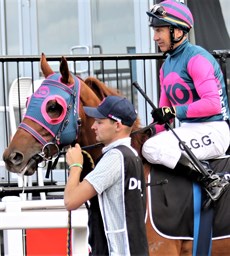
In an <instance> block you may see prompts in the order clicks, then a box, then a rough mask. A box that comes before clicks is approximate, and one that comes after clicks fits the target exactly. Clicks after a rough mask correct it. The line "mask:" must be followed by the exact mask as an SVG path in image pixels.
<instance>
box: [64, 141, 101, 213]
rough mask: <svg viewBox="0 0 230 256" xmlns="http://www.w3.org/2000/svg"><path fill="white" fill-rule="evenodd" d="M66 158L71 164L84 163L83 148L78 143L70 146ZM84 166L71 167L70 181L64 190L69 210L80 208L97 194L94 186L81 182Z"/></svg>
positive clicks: (85, 181)
mask: <svg viewBox="0 0 230 256" xmlns="http://www.w3.org/2000/svg"><path fill="white" fill-rule="evenodd" d="M66 160H67V163H68V165H69V166H71V165H72V164H76V163H77V164H80V165H82V164H83V157H82V153H81V148H80V146H79V145H78V144H76V145H75V147H74V148H70V149H68V151H67V154H66ZM81 172H82V168H81V167H79V166H73V167H71V168H70V171H69V177H68V181H67V184H66V187H65V191H64V203H65V207H66V209H67V210H74V209H77V208H79V207H80V206H81V205H82V204H83V203H84V202H86V201H87V200H89V199H90V198H92V197H93V196H95V195H96V194H97V192H96V190H95V189H94V187H93V186H92V185H91V184H90V183H89V182H88V181H87V180H83V181H82V182H80V175H81Z"/></svg>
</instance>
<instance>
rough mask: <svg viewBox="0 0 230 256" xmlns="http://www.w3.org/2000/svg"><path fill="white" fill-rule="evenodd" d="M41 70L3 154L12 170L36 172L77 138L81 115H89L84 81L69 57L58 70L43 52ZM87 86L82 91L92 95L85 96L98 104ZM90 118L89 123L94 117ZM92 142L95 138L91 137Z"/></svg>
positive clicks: (93, 103)
mask: <svg viewBox="0 0 230 256" xmlns="http://www.w3.org/2000/svg"><path fill="white" fill-rule="evenodd" d="M41 70H42V72H43V74H44V76H45V80H44V81H43V82H42V84H41V85H40V87H39V88H38V89H37V90H36V91H35V92H34V93H33V95H32V96H31V97H30V98H28V101H27V110H26V113H25V116H24V118H23V120H22V122H21V123H20V125H19V128H18V130H17V132H16V133H15V135H14V137H13V139H12V141H11V142H10V144H9V146H8V148H7V149H6V150H5V152H4V154H3V160H4V161H5V164H6V168H7V169H8V170H9V171H10V172H16V173H21V174H26V175H31V174H33V173H34V171H35V170H36V169H37V164H38V163H39V162H41V161H43V160H50V159H51V158H52V157H53V156H55V155H57V154H58V153H59V149H60V148H61V147H63V146H66V145H70V144H72V143H73V142H76V140H77V137H78V128H79V122H81V118H82V119H85V118H87V117H86V116H85V114H84V111H83V107H82V105H83V103H82V102H81V101H82V99H83V98H82V95H81V101H80V89H81V85H82V84H84V82H83V81H81V80H80V79H78V78H77V77H75V76H73V75H72V74H71V73H70V72H69V69H68V65H67V61H66V59H65V58H64V57H62V60H61V63H60V73H54V72H53V71H52V69H51V68H50V66H49V64H48V62H47V60H46V57H45V55H44V54H42V56H41ZM86 87H87V86H85V87H84V88H83V89H81V90H82V92H81V94H85V97H86V98H89V97H91V98H90V99H89V100H87V99H83V100H84V101H86V102H87V101H88V102H87V104H88V105H92V106H96V105H98V104H99V102H100V100H99V99H98V97H96V96H95V95H92V91H91V89H90V88H86ZM87 90H90V91H91V94H90V93H89V92H88V91H87ZM80 112H81V114H80ZM88 119H89V120H88V121H87V122H88V127H89V125H91V124H92V121H93V120H92V119H91V120H90V118H88ZM84 122H86V121H84ZM85 133H86V134H87V133H88V134H87V135H88V137H90V130H88V132H87V129H85ZM92 142H93V143H94V142H95V141H89V143H92ZM85 144H87V142H85Z"/></svg>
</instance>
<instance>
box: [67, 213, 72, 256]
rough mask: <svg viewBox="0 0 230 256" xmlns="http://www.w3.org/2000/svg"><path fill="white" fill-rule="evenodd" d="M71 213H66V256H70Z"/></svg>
mask: <svg viewBox="0 0 230 256" xmlns="http://www.w3.org/2000/svg"><path fill="white" fill-rule="evenodd" d="M71 223H72V221H71V211H68V230H67V256H71V255H72V225H71Z"/></svg>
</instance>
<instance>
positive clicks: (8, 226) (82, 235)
mask: <svg viewBox="0 0 230 256" xmlns="http://www.w3.org/2000/svg"><path fill="white" fill-rule="evenodd" d="M71 214H72V215H71V219H72V221H71V226H72V255H76V256H85V255H88V230H87V223H88V213H87V209H86V208H85V207H81V208H79V209H78V210H75V211H72V212H71ZM40 228H68V211H66V210H65V208H64V201H63V200H62V199H56V200H36V201H22V200H21V198H20V197H16V196H6V197H4V198H2V202H0V230H3V244H4V255H5V256H6V255H7V256H23V255H25V253H24V249H23V235H22V230H23V229H40ZM39 246H42V245H39Z"/></svg>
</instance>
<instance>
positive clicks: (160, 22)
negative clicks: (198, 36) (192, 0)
mask: <svg viewBox="0 0 230 256" xmlns="http://www.w3.org/2000/svg"><path fill="white" fill-rule="evenodd" d="M147 14H148V16H149V22H150V24H149V25H150V26H152V27H163V26H170V25H172V26H174V27H177V28H179V29H182V30H183V31H185V32H189V30H190V29H191V28H192V27H193V23H194V21H193V16H192V13H191V11H190V10H189V8H188V7H187V6H186V5H185V4H183V3H180V2H179V1H176V0H166V1H163V2H161V3H160V4H155V5H154V6H153V7H152V9H151V10H150V11H149V12H147Z"/></svg>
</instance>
